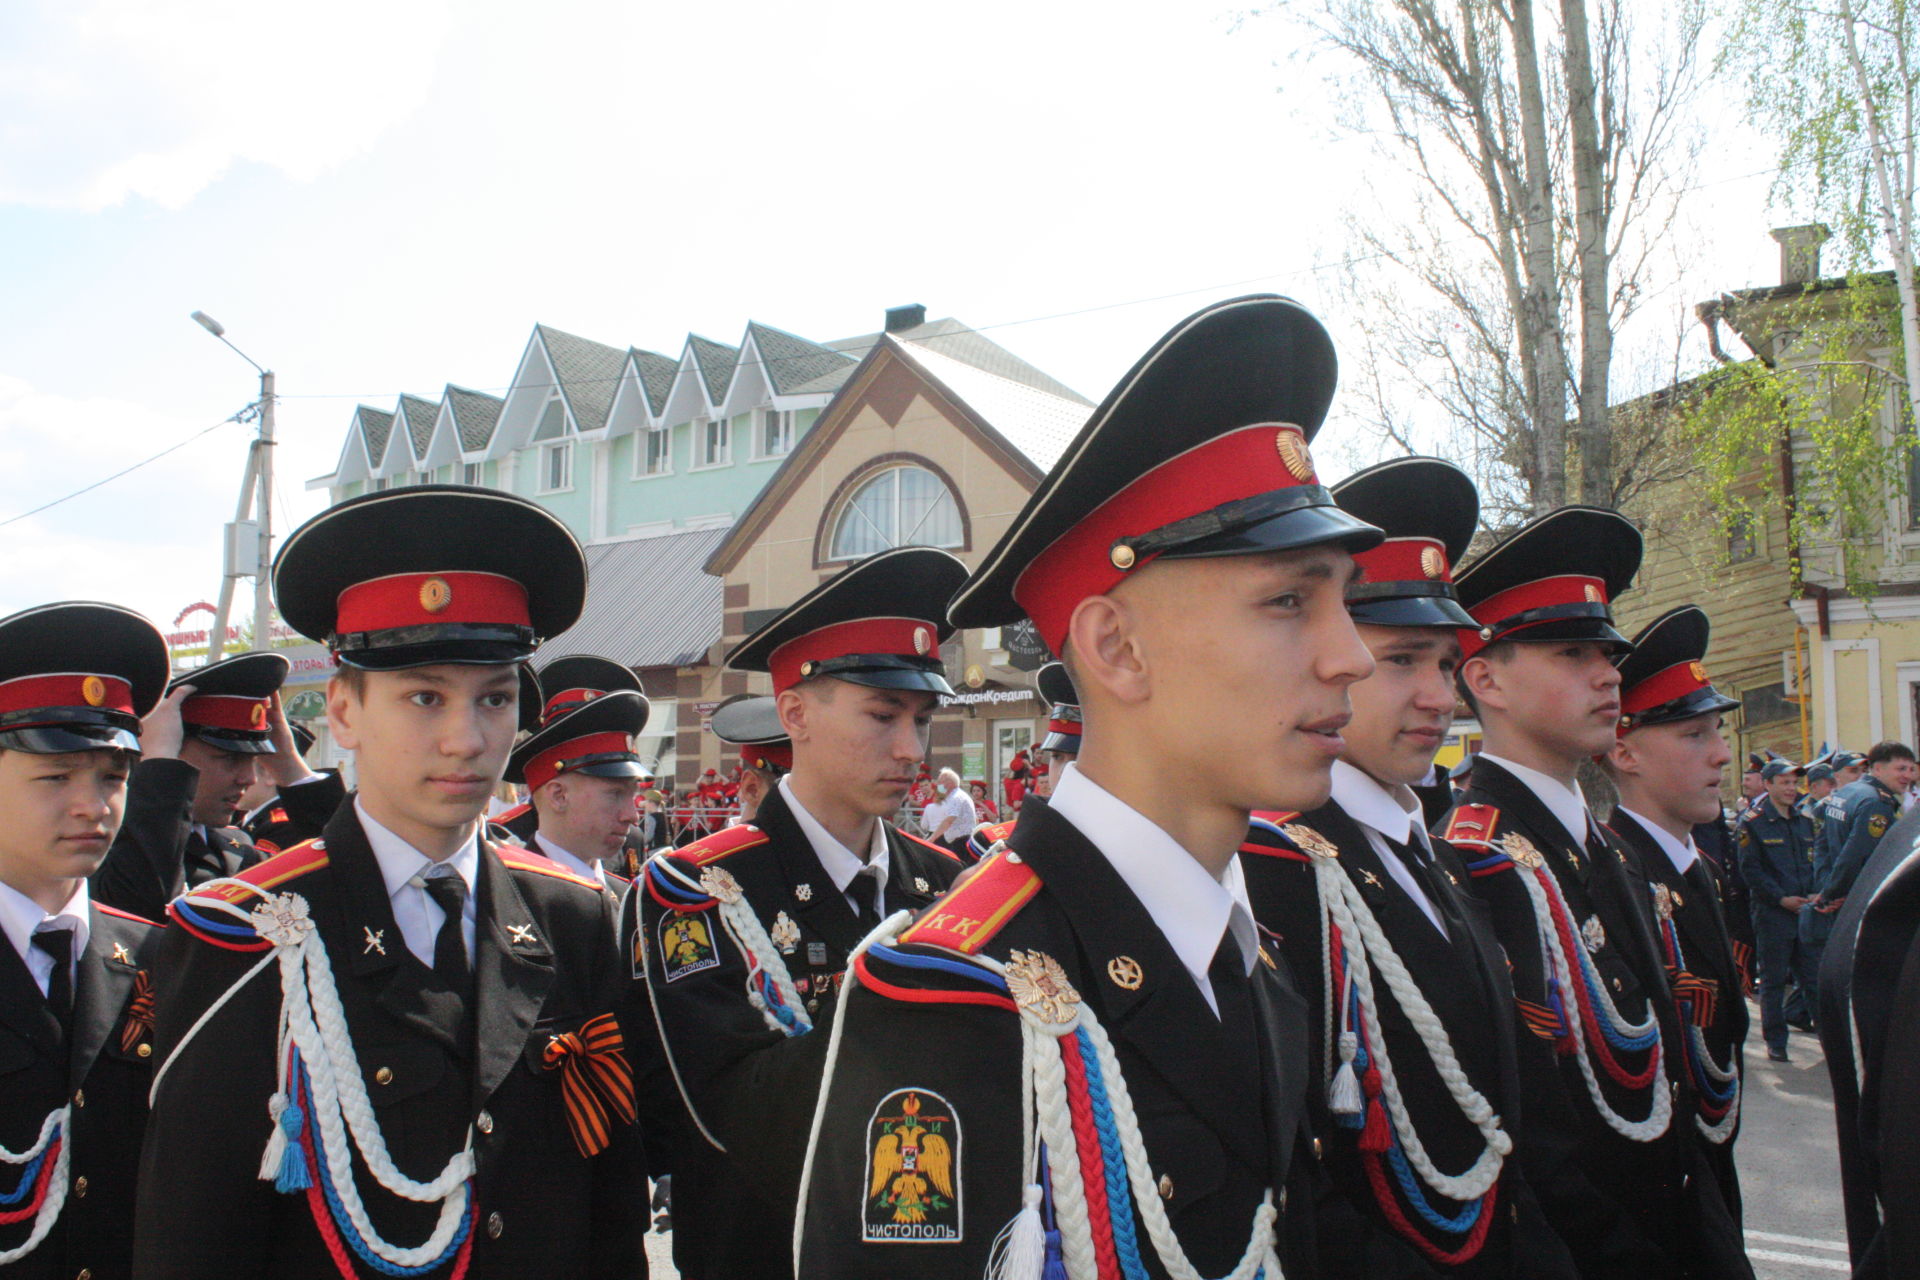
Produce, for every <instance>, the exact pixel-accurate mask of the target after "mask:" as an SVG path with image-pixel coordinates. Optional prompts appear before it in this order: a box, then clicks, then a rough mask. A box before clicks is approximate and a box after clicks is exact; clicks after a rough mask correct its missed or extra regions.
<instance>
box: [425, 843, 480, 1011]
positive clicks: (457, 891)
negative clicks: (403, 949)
mask: <svg viewBox="0 0 1920 1280" xmlns="http://www.w3.org/2000/svg"><path fill="white" fill-rule="evenodd" d="M426 890H427V896H428V897H429V898H432V899H433V901H434V905H435V906H437V907H439V908H440V910H441V911H442V912H444V913H445V915H446V919H444V920H442V921H441V922H440V932H439V933H438V934H436V935H434V939H433V971H434V972H435V973H437V974H439V975H440V976H441V978H443V979H444V980H445V981H446V983H447V985H448V986H450V987H452V988H453V989H454V990H455V991H458V992H461V993H463V994H464V993H465V992H466V990H467V985H468V983H469V982H470V981H471V980H472V977H473V973H472V969H471V967H470V966H469V965H468V964H467V940H466V937H465V934H464V931H463V929H462V921H463V917H464V916H465V914H466V906H467V882H466V881H465V880H464V879H462V878H461V876H460V873H459V872H457V871H456V872H454V873H453V874H452V875H442V876H429V877H427V883H426Z"/></svg>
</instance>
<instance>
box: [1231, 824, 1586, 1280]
mask: <svg viewBox="0 0 1920 1280" xmlns="http://www.w3.org/2000/svg"><path fill="white" fill-rule="evenodd" d="M1287 823H1288V826H1289V827H1292V826H1295V825H1297V826H1299V827H1304V828H1306V829H1307V830H1308V831H1311V832H1312V833H1315V834H1317V835H1319V836H1320V837H1322V838H1324V839H1325V840H1327V841H1328V842H1330V843H1331V844H1332V846H1333V847H1334V848H1336V849H1337V850H1338V851H1339V856H1338V858H1337V860H1336V865H1337V866H1338V868H1339V870H1340V871H1341V872H1343V873H1344V874H1345V875H1346V877H1347V878H1348V879H1349V880H1350V881H1351V882H1352V883H1353V885H1354V887H1355V889H1356V890H1357V891H1358V892H1359V895H1360V897H1361V899H1362V900H1363V901H1364V902H1365V903H1366V905H1367V908H1368V910H1370V911H1371V912H1372V913H1373V917H1374V919H1375V921H1377V922H1378V924H1379V926H1380V932H1381V934H1382V935H1383V936H1384V937H1385V939H1386V942H1387V945H1388V947H1390V948H1391V949H1392V951H1393V953H1394V954H1395V955H1396V956H1398V957H1399V958H1400V961H1401V963H1403V964H1404V965H1405V966H1406V968H1407V971H1408V973H1409V975H1410V976H1411V978H1412V980H1413V982H1414V984H1415V985H1416V986H1417V987H1418V988H1419V989H1420V993H1421V995H1422V996H1424V997H1425V998H1426V1001H1427V1003H1428V1005H1429V1006H1430V1007H1431V1009H1432V1011H1433V1013H1434V1015H1435V1016H1436V1017H1437V1018H1438V1019H1439V1021H1440V1023H1441V1025H1442V1026H1443V1027H1444V1028H1445V1030H1446V1034H1447V1039H1448V1042H1449V1044H1450V1045H1451V1046H1452V1049H1453V1052H1454V1054H1455V1056H1456V1057H1457V1058H1458V1060H1459V1063H1460V1067H1461V1069H1462V1071H1463V1072H1465V1074H1466V1077H1467V1080H1468V1082H1469V1083H1470V1084H1471V1085H1472V1086H1473V1087H1474V1089H1475V1090H1477V1091H1478V1092H1479V1093H1480V1094H1481V1096H1483V1097H1485V1098H1486V1100H1487V1101H1488V1102H1489V1103H1491V1104H1492V1107H1493V1110H1494V1113H1495V1114H1496V1115H1498V1116H1499V1117H1500V1121H1501V1127H1502V1128H1503V1129H1504V1130H1505V1131H1506V1133H1507V1134H1508V1136H1509V1137H1510V1138H1517V1137H1518V1134H1519V1132H1520V1130H1521V1122H1522V1115H1521V1092H1520V1078H1519V1067H1518V1062H1517V1058H1516V1048H1515V1044H1514V1034H1515V1029H1514V1024H1513V1014H1512V1010H1513V988H1512V986H1511V984H1510V983H1509V981H1508V978H1507V962H1506V957H1505V956H1504V955H1502V954H1501V951H1500V944H1499V942H1498V941H1497V940H1495V938H1494V935H1493V926H1492V924H1491V922H1490V920H1489V919H1488V915H1487V907H1486V904H1484V903H1482V902H1481V901H1480V900H1479V899H1477V898H1475V897H1473V896H1472V895H1471V894H1469V893H1468V892H1467V891H1466V890H1465V888H1464V881H1465V875H1464V873H1463V872H1462V871H1461V870H1460V869H1459V868H1460V863H1459V860H1458V858H1457V857H1455V856H1454V855H1453V852H1452V850H1450V849H1447V848H1446V847H1445V846H1444V845H1443V844H1442V843H1441V842H1440V841H1438V840H1435V841H1434V855H1435V856H1434V860H1433V861H1432V862H1431V863H1422V864H1421V869H1420V871H1419V872H1417V873H1415V874H1417V875H1418V876H1419V883H1420V884H1421V887H1422V889H1423V890H1424V891H1425V892H1426V893H1427V896H1428V899H1429V901H1430V902H1431V903H1432V904H1433V907H1434V909H1435V911H1436V912H1437V913H1438V914H1439V916H1440V919H1441V921H1442V923H1444V924H1445V925H1446V932H1445V933H1444V934H1443V933H1442V932H1441V931H1440V930H1439V929H1437V928H1435V927H1434V924H1433V921H1432V920H1430V919H1428V917H1427V916H1426V914H1425V913H1424V912H1422V911H1421V910H1420V906H1419V904H1418V903H1416V902H1415V901H1414V899H1413V897H1412V896H1411V895H1410V894H1408V892H1407V891H1406V890H1405V889H1404V888H1402V887H1401V885H1400V882H1399V881H1398V880H1396V879H1395V878H1394V877H1393V875H1392V874H1391V873H1390V872H1389V870H1388V868H1387V866H1386V865H1385V863H1384V861H1383V860H1382V859H1381V857H1380V855H1379V853H1378V852H1377V851H1376V850H1375V849H1374V847H1373V843H1372V842H1371V841H1370V840H1368V839H1367V835H1366V832H1365V830H1364V829H1363V828H1362V827H1361V826H1360V824H1359V823H1357V822H1356V821H1355V820H1354V819H1353V818H1352V817H1351V816H1349V815H1348V814H1347V813H1346V811H1345V810H1343V809H1342V808H1340V806H1339V805H1338V804H1332V803H1330V804H1327V805H1324V806H1322V807H1321V808H1319V809H1316V810H1314V811H1313V812H1311V813H1307V814H1302V815H1299V816H1296V817H1293V818H1291V819H1288V820H1287ZM1287 849H1294V850H1300V852H1298V853H1296V854H1295V855H1294V856H1291V857H1289V856H1287ZM1415 854H1416V856H1417V851H1415ZM1303 859H1306V860H1303ZM1240 864H1241V866H1242V867H1243V868H1244V870H1245V874H1246V881H1247V894H1248V896H1249V898H1251V899H1252V902H1253V913H1254V918H1255V919H1256V920H1258V921H1259V922H1260V924H1261V925H1262V926H1263V927H1264V928H1266V929H1269V930H1271V931H1272V932H1273V933H1274V934H1275V935H1276V936H1275V941H1276V943H1277V944H1278V946H1279V947H1280V949H1281V950H1282V951H1283V952H1284V953H1285V956H1286V959H1287V961H1288V962H1289V964H1290V965H1291V967H1292V970H1293V972H1294V973H1295V974H1296V975H1299V976H1300V978H1301V979H1302V988H1303V989H1302V994H1303V995H1304V996H1305V997H1306V999H1307V1003H1308V1007H1309V1014H1308V1017H1307V1027H1308V1031H1309V1033H1310V1054H1309V1059H1308V1060H1309V1061H1310V1062H1312V1063H1315V1064H1326V1063H1329V1061H1331V1062H1332V1063H1333V1065H1336V1066H1337V1064H1338V1056H1337V1055H1334V1056H1333V1057H1332V1058H1331V1059H1329V1056H1328V1046H1327V1045H1326V1043H1325V1041H1326V1027H1327V1026H1328V1025H1329V1023H1328V1003H1329V999H1328V993H1327V989H1326V981H1325V979H1324V978H1323V977H1322V975H1323V974H1324V973H1325V971H1326V957H1327V939H1326V936H1325V931H1324V929H1323V928H1322V924H1321V914H1320V897H1319V889H1318V887H1317V883H1316V868H1315V865H1314V863H1313V861H1312V860H1311V858H1310V856H1309V855H1307V854H1305V852H1304V850H1301V846H1299V845H1296V844H1293V843H1292V842H1291V841H1289V842H1288V845H1287V846H1286V848H1281V847H1279V846H1277V845H1276V844H1275V842H1274V840H1273V838H1272V836H1271V835H1270V833H1268V832H1267V831H1265V830H1264V829H1262V828H1260V827H1256V828H1255V829H1254V831H1253V832H1252V833H1251V834H1250V837H1249V841H1248V844H1247V845H1246V846H1245V847H1243V849H1242V852H1241V857H1240ZM1347 945H1348V946H1349V947H1352V946H1354V945H1355V940H1352V939H1348V940H1347ZM1369 966H1370V968H1371V970H1372V985H1373V994H1374V999H1375V1001H1376V1003H1377V1007H1378V1010H1379V1016H1380V1021H1381V1030H1382V1032H1383V1034H1384V1038H1385V1040H1386V1052H1387V1057H1388V1060H1389V1061H1390V1062H1391V1063H1392V1064H1393V1070H1394V1074H1395V1077H1396V1078H1397V1080H1398V1081H1399V1087H1400V1090H1401V1094H1402V1097H1403V1098H1404V1100H1405V1103H1406V1109H1407V1112H1408V1114H1409V1115H1410V1117H1411V1118H1412V1121H1413V1125H1414V1128H1415V1130H1416V1131H1417V1132H1418V1133H1419V1135H1420V1138H1421V1140H1422V1142H1423V1144H1424V1145H1425V1147H1426V1149H1427V1152H1428V1154H1429V1155H1430V1156H1431V1157H1432V1158H1433V1161H1434V1163H1435V1165H1437V1166H1438V1167H1439V1169H1440V1170H1441V1171H1442V1172H1444V1173H1449V1174H1461V1173H1464V1172H1466V1170H1467V1169H1468V1168H1469V1167H1470V1166H1472V1165H1473V1163H1474V1161H1476V1160H1477V1159H1479V1158H1480V1155H1481V1152H1482V1151H1483V1150H1484V1149H1485V1145H1486V1143H1485V1139H1484V1138H1483V1137H1482V1136H1481V1134H1480V1131H1479V1130H1478V1129H1477V1128H1475V1127H1474V1125H1473V1124H1472V1122H1471V1121H1469V1120H1468V1119H1467V1118H1466V1116H1465V1115H1464V1114H1463V1113H1462V1112H1461V1109H1460V1105H1459V1104H1458V1103H1457V1102H1455V1101H1454V1099H1453V1096H1452V1094H1451V1093H1450V1092H1449V1091H1448V1089H1447V1086H1446V1084H1445V1082H1444V1081H1442V1079H1441V1077H1440V1073H1439V1071H1438V1069H1437V1068H1435V1066H1434V1065H1433V1059H1432V1056H1431V1052H1430V1050H1429V1049H1428V1048H1427V1046H1426V1045H1425V1043H1424V1042H1423V1041H1422V1039H1421V1037H1420V1034H1419V1033H1418V1032H1417V1031H1416V1030H1415V1028H1414V1025H1413V1023H1412V1021H1411V1020H1410V1019H1409V1018H1408V1016H1407V1013H1406V1012H1405V1010H1403V1009H1402V1008H1401V1006H1400V1004H1399V1003H1398V1001H1397V1000H1396V999H1395V998H1394V996H1393V993H1392V991H1391V990H1390V989H1389V987H1388V984H1387V981H1386V979H1385V977H1384V976H1383V975H1382V973H1381V962H1380V960H1379V958H1378V957H1374V958H1371V959H1370V961H1369ZM1337 999H1338V998H1337V996H1336V997H1335V1003H1336V1004H1337ZM1335 1012H1336V1013H1337V1012H1338V1010H1337V1009H1336V1010H1335ZM1336 1022H1337V1019H1336ZM1324 1076H1325V1073H1324V1071H1323V1070H1320V1069H1315V1070H1314V1071H1313V1072H1312V1077H1313V1079H1312V1087H1311V1088H1310V1089H1309V1090H1308V1095H1307V1096H1308V1101H1309V1115H1310V1117H1311V1122H1312V1127H1313V1134H1314V1139H1315V1141H1314V1150H1315V1152H1316V1154H1317V1155H1319V1156H1321V1157H1322V1159H1323V1162H1324V1164H1325V1167H1326V1169H1327V1171H1328V1173H1329V1174H1330V1177H1331V1182H1332V1185H1333V1187H1334V1188H1335V1189H1336V1191H1337V1194H1336V1195H1334V1196H1330V1197H1322V1199H1321V1202H1320V1206H1319V1209H1318V1213H1317V1216H1318V1219H1319V1220H1318V1222H1317V1223H1316V1228H1315V1235H1316V1236H1317V1238H1318V1240H1319V1242H1320V1246H1321V1256H1320V1259H1319V1270H1318V1272H1317V1274H1319V1275H1321V1276H1323V1277H1336V1276H1351V1277H1355V1278H1356V1280H1358V1278H1362V1277H1364V1278H1365V1280H1388V1278H1390V1277H1416V1276H1474V1277H1496V1276H1498V1277H1515V1278H1516V1280H1517V1278H1519V1277H1526V1278H1527V1280H1547V1278H1548V1277H1555V1276H1564V1277H1571V1276H1575V1275H1577V1274H1578V1272H1577V1271H1576V1270H1575V1269H1574V1265H1573V1260H1572V1258H1571V1257H1569V1256H1568V1255H1567V1252H1566V1249H1565V1247H1564V1246H1563V1245H1562V1244H1561V1243H1560V1239H1559V1237H1558V1236H1557V1235H1555V1234H1554V1232H1553V1230H1552V1228H1551V1227H1549V1226H1548V1225H1547V1223H1546V1220H1545V1218H1544V1217H1543V1216H1542V1214H1541V1211H1540V1206H1539V1204H1538V1203H1537V1202H1536V1200H1535V1199H1534V1197H1533V1194H1532V1192H1531V1191H1530V1190H1529V1189H1528V1187H1527V1184H1526V1179H1525V1177H1524V1176H1523V1174H1522V1170H1521V1164H1520V1159H1519V1155H1518V1152H1517V1151H1516V1152H1515V1153H1514V1154H1510V1155H1509V1156H1508V1157H1507V1159H1506V1162H1505V1164H1504V1166H1503V1168H1502V1169H1501V1173H1500V1179H1499V1184H1498V1190H1497V1192H1496V1193H1495V1199H1494V1205H1493V1208H1492V1210H1491V1212H1492V1221H1491V1225H1490V1226H1489V1227H1488V1228H1487V1229H1486V1232H1485V1236H1484V1242H1483V1243H1482V1244H1481V1245H1480V1246H1479V1247H1478V1248H1471V1247H1469V1240H1470V1238H1471V1233H1467V1232H1442V1231H1439V1230H1436V1229H1435V1228H1434V1227H1433V1226H1432V1225H1431V1223H1430V1221H1429V1220H1427V1219H1426V1218H1424V1217H1423V1215H1422V1214H1421V1213H1420V1212H1419V1210H1418V1209H1417V1207H1416V1206H1414V1205H1413V1204H1412V1203H1410V1201H1409V1199H1408V1198H1407V1196H1406V1194H1405V1192H1404V1190H1403V1189H1401V1188H1398V1187H1397V1186H1396V1187H1393V1189H1392V1191H1391V1194H1392V1197H1393V1204H1394V1215H1395V1216H1397V1217H1398V1219H1399V1222H1398V1223H1396V1222H1394V1221H1393V1220H1392V1218H1390V1217H1389V1212H1388V1210H1387V1208H1386V1207H1385V1205H1383V1204H1382V1202H1381V1201H1380V1200H1379V1198H1378V1195H1377V1193H1376V1191H1375V1190H1374V1187H1373V1185H1372V1181H1371V1179H1370V1178H1369V1175H1368V1173H1367V1170H1366V1165H1365V1161H1364V1157H1363V1155H1362V1153H1361V1151H1360V1149H1359V1139H1360V1133H1361V1130H1360V1129H1358V1128H1350V1127H1347V1126H1345V1125H1342V1124H1339V1123H1337V1122H1336V1121H1335V1119H1334V1117H1333V1115H1332V1113H1331V1111H1330V1110H1329V1109H1328V1106H1327V1094H1326V1081H1325V1078H1324ZM1382 1163H1383V1165H1384V1161H1383V1162H1382ZM1415 1178H1416V1180H1417V1178H1418V1175H1417V1174H1416V1175H1415ZM1385 1181H1386V1183H1387V1184H1389V1185H1391V1184H1392V1178H1391V1175H1389V1176H1388V1178H1387V1179H1386V1180H1385ZM1418 1185H1419V1186H1420V1190H1421V1193H1422V1194H1423V1195H1424V1197H1425V1198H1426V1201H1427V1203H1428V1205H1429V1207H1430V1208H1432V1209H1434V1210H1435V1211H1437V1212H1438V1213H1439V1214H1440V1215H1441V1216H1443V1217H1446V1218H1449V1219H1456V1220H1457V1219H1458V1217H1459V1215H1461V1214H1462V1211H1463V1210H1465V1209H1466V1208H1467V1206H1466V1205H1463V1204H1460V1203H1457V1202H1455V1201H1452V1200H1448V1199H1446V1198H1444V1197H1441V1196H1440V1195H1438V1194H1437V1193H1435V1192H1434V1191H1433V1190H1432V1189H1431V1188H1429V1187H1426V1186H1425V1185H1424V1184H1423V1183H1421V1184H1418ZM1410 1232H1418V1234H1419V1238H1420V1239H1422V1240H1424V1241H1425V1242H1426V1245H1427V1247H1426V1248H1421V1247H1420V1246H1418V1245H1417V1244H1415V1243H1413V1242H1412V1237H1411V1236H1410V1234H1409V1233H1410ZM1448 1255H1452V1256H1451V1257H1449V1256H1448ZM1459 1255H1466V1256H1459Z"/></svg>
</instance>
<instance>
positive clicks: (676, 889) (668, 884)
mask: <svg viewBox="0 0 1920 1280" xmlns="http://www.w3.org/2000/svg"><path fill="white" fill-rule="evenodd" d="M647 878H648V879H649V880H651V881H652V882H653V884H654V887H655V888H657V889H659V890H660V891H661V892H662V893H664V894H666V895H667V896H668V897H670V898H678V899H680V901H682V902H707V901H709V900H710V899H711V895H710V894H706V893H703V892H701V891H700V890H698V889H689V888H687V887H686V886H685V885H683V884H681V883H680V882H679V881H677V880H673V879H671V878H669V877H668V876H667V874H666V872H664V871H663V870H661V869H660V868H659V867H658V866H655V865H652V864H649V865H648V867H647Z"/></svg>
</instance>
